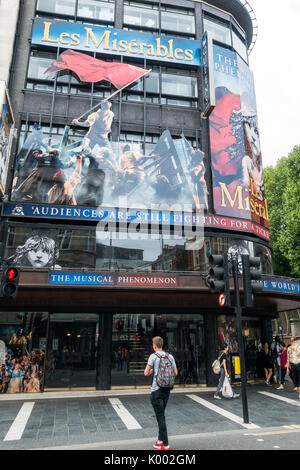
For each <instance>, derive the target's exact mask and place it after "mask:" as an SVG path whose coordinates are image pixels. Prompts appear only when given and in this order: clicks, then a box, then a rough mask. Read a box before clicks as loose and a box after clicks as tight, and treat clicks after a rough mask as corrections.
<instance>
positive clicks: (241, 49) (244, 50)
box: [232, 31, 248, 62]
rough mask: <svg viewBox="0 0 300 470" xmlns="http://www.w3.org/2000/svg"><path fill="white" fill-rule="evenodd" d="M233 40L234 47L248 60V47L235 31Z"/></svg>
mask: <svg viewBox="0 0 300 470" xmlns="http://www.w3.org/2000/svg"><path fill="white" fill-rule="evenodd" d="M232 40H233V48H234V49H235V50H236V52H237V53H238V54H239V55H240V56H241V57H242V59H244V61H245V62H248V56H247V47H246V45H245V43H244V42H243V41H242V40H241V39H240V38H239V36H238V35H237V34H236V33H235V32H234V31H233V32H232Z"/></svg>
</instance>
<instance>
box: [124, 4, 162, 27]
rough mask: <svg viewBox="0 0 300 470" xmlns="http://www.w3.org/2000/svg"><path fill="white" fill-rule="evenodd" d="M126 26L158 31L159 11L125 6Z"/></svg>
mask: <svg viewBox="0 0 300 470" xmlns="http://www.w3.org/2000/svg"><path fill="white" fill-rule="evenodd" d="M124 24H128V25H134V26H142V27H146V28H151V29H153V28H154V29H158V27H159V20H158V10H150V9H147V8H143V7H142V6H139V7H135V6H130V5H124Z"/></svg>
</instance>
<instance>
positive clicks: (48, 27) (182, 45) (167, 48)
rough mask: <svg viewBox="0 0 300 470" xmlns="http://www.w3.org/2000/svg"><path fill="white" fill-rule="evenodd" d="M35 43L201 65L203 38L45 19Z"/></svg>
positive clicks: (35, 31)
mask: <svg viewBox="0 0 300 470" xmlns="http://www.w3.org/2000/svg"><path fill="white" fill-rule="evenodd" d="M31 42H32V44H38V45H45V46H51V47H55V48H57V47H60V48H65V49H69V48H70V49H74V50H75V49H77V50H80V51H85V52H99V53H101V54H110V55H117V56H120V55H121V56H128V57H139V58H144V59H149V60H159V61H163V62H170V63H180V64H184V65H185V66H186V65H196V66H197V65H200V64H201V58H200V41H194V40H189V39H184V38H182V39H181V38H178V37H170V36H156V35H153V34H149V33H140V32H137V31H126V30H122V29H114V28H105V27H103V26H98V25H90V24H89V25H88V24H81V23H70V22H68V21H59V20H50V19H45V18H35V19H34V23H33V31H32V39H31Z"/></svg>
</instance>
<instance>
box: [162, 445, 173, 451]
mask: <svg viewBox="0 0 300 470" xmlns="http://www.w3.org/2000/svg"><path fill="white" fill-rule="evenodd" d="M160 450H171V447H170V446H169V445H168V446H164V445H163V444H162V445H161V447H160Z"/></svg>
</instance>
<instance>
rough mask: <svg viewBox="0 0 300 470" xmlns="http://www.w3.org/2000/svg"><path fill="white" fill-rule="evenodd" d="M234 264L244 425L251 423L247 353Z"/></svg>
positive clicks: (236, 262) (234, 264) (237, 279)
mask: <svg viewBox="0 0 300 470" xmlns="http://www.w3.org/2000/svg"><path fill="white" fill-rule="evenodd" d="M231 263H232V273H233V279H234V295H235V302H236V306H235V308H234V309H235V314H236V322H237V332H238V344H239V356H240V362H241V384H242V402H243V417H244V423H247V424H248V423H249V414H248V400H247V389H246V383H247V378H246V365H245V351H244V342H243V330H242V307H241V299H240V289H239V278H238V259H237V258H234V259H232V261H231Z"/></svg>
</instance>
